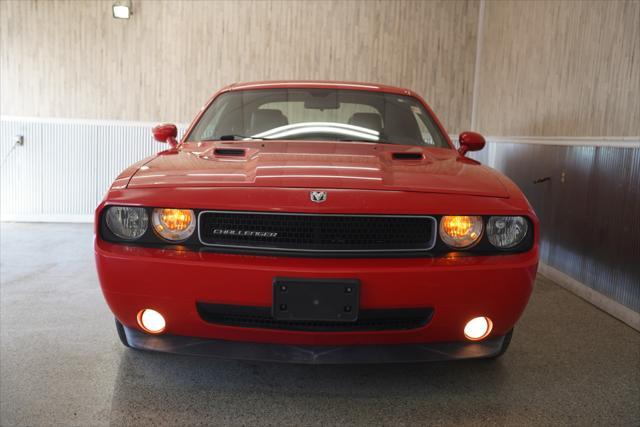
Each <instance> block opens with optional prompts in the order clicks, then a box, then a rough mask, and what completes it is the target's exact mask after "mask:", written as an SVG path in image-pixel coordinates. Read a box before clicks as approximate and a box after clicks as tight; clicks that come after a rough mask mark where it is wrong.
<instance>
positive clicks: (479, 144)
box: [458, 132, 485, 156]
mask: <svg viewBox="0 0 640 427" xmlns="http://www.w3.org/2000/svg"><path fill="white" fill-rule="evenodd" d="M458 141H460V148H459V149H458V152H459V153H460V154H461V155H463V156H464V155H465V154H467V151H478V150H482V149H483V148H484V144H485V141H484V136H482V135H480V134H479V133H476V132H462V133H461V134H460V136H459V137H458Z"/></svg>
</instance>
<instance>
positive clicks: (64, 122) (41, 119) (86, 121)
mask: <svg viewBox="0 0 640 427" xmlns="http://www.w3.org/2000/svg"><path fill="white" fill-rule="evenodd" d="M0 121H2V122H25V123H47V124H61V125H92V126H95V125H98V126H130V127H153V126H156V125H157V124H159V123H164V122H162V121H156V122H136V121H133V120H102V119H68V118H60V117H26V116H0ZM170 123H173V124H175V125H176V126H177V127H178V128H180V127H183V128H186V127H187V126H189V124H188V123H176V122H170Z"/></svg>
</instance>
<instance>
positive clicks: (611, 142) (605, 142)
mask: <svg viewBox="0 0 640 427" xmlns="http://www.w3.org/2000/svg"><path fill="white" fill-rule="evenodd" d="M0 121H2V122H24V123H47V124H68V125H78V124H80V125H99V126H126V127H153V126H155V125H157V124H158V123H162V122H161V121H156V122H136V121H125V120H101V119H68V118H55V117H26V116H4V115H0ZM175 125H176V126H177V127H178V128H184V129H187V127H188V126H189V123H175ZM449 137H450V138H451V140H452V141H457V139H458V135H449ZM485 138H486V140H487V142H491V143H498V144H499V143H514V144H537V145H559V146H567V145H568V146H588V147H616V148H640V136H486V137H485Z"/></svg>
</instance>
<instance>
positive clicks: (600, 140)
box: [486, 136, 640, 148]
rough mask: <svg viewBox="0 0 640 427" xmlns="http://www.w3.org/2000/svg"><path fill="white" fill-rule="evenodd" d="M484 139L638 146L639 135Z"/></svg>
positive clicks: (492, 138)
mask: <svg viewBox="0 0 640 427" xmlns="http://www.w3.org/2000/svg"><path fill="white" fill-rule="evenodd" d="M486 139H487V141H488V142H493V143H497V144H500V143H513V144H535V145H560V146H587V147H616V148H640V136H488V137H486Z"/></svg>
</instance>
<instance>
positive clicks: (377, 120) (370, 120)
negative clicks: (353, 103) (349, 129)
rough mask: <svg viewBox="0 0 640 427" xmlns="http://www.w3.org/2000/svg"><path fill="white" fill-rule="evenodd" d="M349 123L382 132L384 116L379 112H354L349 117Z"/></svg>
mask: <svg viewBox="0 0 640 427" xmlns="http://www.w3.org/2000/svg"><path fill="white" fill-rule="evenodd" d="M349 124H350V125H354V126H360V127H363V128H367V129H371V130H375V131H376V132H380V131H381V130H382V117H380V114H378V113H354V114H353V116H351V118H350V119H349Z"/></svg>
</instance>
